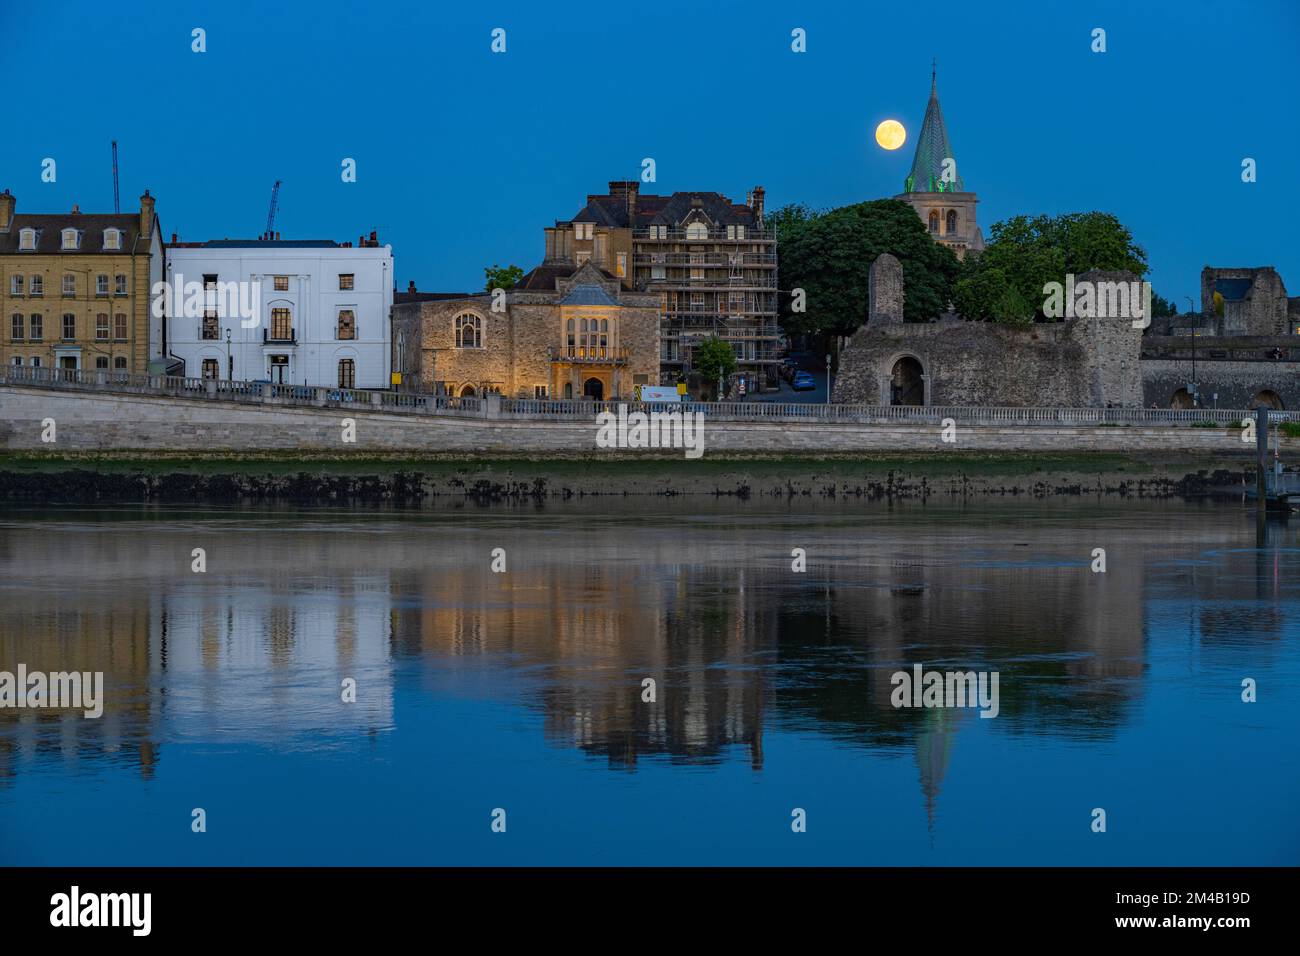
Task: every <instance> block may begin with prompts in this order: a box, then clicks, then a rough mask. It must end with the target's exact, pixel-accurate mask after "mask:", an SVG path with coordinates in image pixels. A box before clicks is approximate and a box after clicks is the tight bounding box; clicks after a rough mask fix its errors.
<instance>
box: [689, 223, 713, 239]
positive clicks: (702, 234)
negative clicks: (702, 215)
mask: <svg viewBox="0 0 1300 956" xmlns="http://www.w3.org/2000/svg"><path fill="white" fill-rule="evenodd" d="M686 238H687V240H688V241H690V240H695V239H707V238H709V227H708V226H706V225H705V224H704V223H702V222H693V223H691V224H690V225H689V226H687V227H686Z"/></svg>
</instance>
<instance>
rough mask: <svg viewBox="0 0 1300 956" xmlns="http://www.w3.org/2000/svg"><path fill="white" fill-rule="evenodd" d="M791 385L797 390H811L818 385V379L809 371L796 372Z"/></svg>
mask: <svg viewBox="0 0 1300 956" xmlns="http://www.w3.org/2000/svg"><path fill="white" fill-rule="evenodd" d="M790 387H791V388H792V389H794V390H795V391H796V392H810V391H812V390H813V389H815V388H816V387H817V380H816V379H814V378H813V377H812V375H811V374H809V373H808V372H795V373H794V378H793V379H791V380H790Z"/></svg>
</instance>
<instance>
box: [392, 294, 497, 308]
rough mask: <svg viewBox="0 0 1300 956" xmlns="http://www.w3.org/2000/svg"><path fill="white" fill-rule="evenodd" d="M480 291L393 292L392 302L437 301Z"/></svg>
mask: <svg viewBox="0 0 1300 956" xmlns="http://www.w3.org/2000/svg"><path fill="white" fill-rule="evenodd" d="M482 294H483V293H481V292H396V291H394V292H393V304H394V305H400V304H401V303H403V302H438V301H441V300H443V299H468V298H470V297H472V296H475V295H482Z"/></svg>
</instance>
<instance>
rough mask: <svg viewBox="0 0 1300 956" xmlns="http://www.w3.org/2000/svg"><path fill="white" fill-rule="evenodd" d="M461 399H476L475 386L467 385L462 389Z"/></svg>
mask: <svg viewBox="0 0 1300 956" xmlns="http://www.w3.org/2000/svg"><path fill="white" fill-rule="evenodd" d="M460 397H461V398H473V397H474V386H473V385H466V386H465V387H464V388H462V389H461V390H460Z"/></svg>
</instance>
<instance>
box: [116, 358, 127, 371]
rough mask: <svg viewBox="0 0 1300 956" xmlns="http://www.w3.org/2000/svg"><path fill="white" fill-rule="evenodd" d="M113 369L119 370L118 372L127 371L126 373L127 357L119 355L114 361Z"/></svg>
mask: <svg viewBox="0 0 1300 956" xmlns="http://www.w3.org/2000/svg"><path fill="white" fill-rule="evenodd" d="M113 368H115V369H117V370H119V371H122V372H125V371H126V356H125V355H119V356H118V357H117V358H115V359H113Z"/></svg>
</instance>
